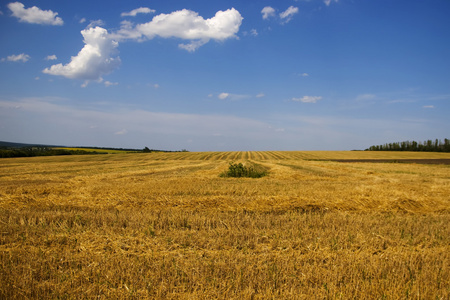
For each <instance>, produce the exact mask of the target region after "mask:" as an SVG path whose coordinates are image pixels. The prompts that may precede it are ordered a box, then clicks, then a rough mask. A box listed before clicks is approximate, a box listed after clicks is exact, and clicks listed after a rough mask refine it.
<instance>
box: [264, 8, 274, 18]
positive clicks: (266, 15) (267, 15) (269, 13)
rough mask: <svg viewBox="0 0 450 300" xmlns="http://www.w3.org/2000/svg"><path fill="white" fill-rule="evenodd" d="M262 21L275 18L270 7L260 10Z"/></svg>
mask: <svg viewBox="0 0 450 300" xmlns="http://www.w3.org/2000/svg"><path fill="white" fill-rule="evenodd" d="M261 14H262V18H263V20H267V19H268V18H270V17H274V16H275V9H274V8H273V7H270V6H266V7H264V8H263V9H262V10H261Z"/></svg>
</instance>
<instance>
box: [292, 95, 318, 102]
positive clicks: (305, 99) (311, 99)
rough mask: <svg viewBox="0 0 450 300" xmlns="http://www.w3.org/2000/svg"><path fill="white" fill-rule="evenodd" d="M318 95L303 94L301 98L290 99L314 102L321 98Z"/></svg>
mask: <svg viewBox="0 0 450 300" xmlns="http://www.w3.org/2000/svg"><path fill="white" fill-rule="evenodd" d="M321 99H322V97H320V96H303V97H301V98H292V101H296V102H303V103H316V102H317V101H319V100H321Z"/></svg>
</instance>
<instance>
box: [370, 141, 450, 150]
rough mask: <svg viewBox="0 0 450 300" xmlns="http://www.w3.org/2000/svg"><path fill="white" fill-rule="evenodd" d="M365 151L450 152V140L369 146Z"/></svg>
mask: <svg viewBox="0 0 450 300" xmlns="http://www.w3.org/2000/svg"><path fill="white" fill-rule="evenodd" d="M366 151H424V152H450V140H449V139H444V142H442V141H441V140H439V139H436V140H434V141H433V140H427V141H424V142H416V141H405V142H397V143H389V144H387V143H386V144H384V145H377V146H370V147H369V148H368V149H366Z"/></svg>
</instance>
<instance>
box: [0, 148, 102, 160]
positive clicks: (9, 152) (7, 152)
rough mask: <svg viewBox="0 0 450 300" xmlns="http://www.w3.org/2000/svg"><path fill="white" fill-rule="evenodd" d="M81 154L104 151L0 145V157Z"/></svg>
mask: <svg viewBox="0 0 450 300" xmlns="http://www.w3.org/2000/svg"><path fill="white" fill-rule="evenodd" d="M83 154H105V153H101V152H96V151H84V150H67V149H52V148H48V147H22V148H9V147H0V158H7V157H33V156H52V155H83Z"/></svg>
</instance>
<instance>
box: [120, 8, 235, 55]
mask: <svg viewBox="0 0 450 300" xmlns="http://www.w3.org/2000/svg"><path fill="white" fill-rule="evenodd" d="M242 20H243V18H242V16H241V14H240V13H239V11H237V10H236V9H234V8H231V9H228V10H226V11H218V12H217V13H216V14H215V16H214V17H212V18H210V19H204V18H203V17H201V16H199V15H198V13H196V12H194V11H191V10H187V9H183V10H178V11H174V12H172V13H170V14H159V15H157V16H155V17H153V19H152V21H150V22H148V23H144V24H138V25H133V24H132V23H130V22H122V26H121V29H120V30H119V31H117V32H116V33H114V34H113V36H114V37H115V38H117V39H119V40H123V39H135V40H140V41H142V40H143V39H144V38H146V39H153V38H155V37H157V36H159V37H162V38H180V39H183V40H189V41H190V42H189V43H188V44H180V45H179V47H180V48H181V49H185V50H187V51H190V52H193V51H195V50H197V49H198V48H199V47H201V46H202V45H204V44H206V43H208V42H209V41H210V40H217V41H224V40H226V39H229V38H237V36H236V33H237V32H238V31H239V27H240V26H241V23H242Z"/></svg>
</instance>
